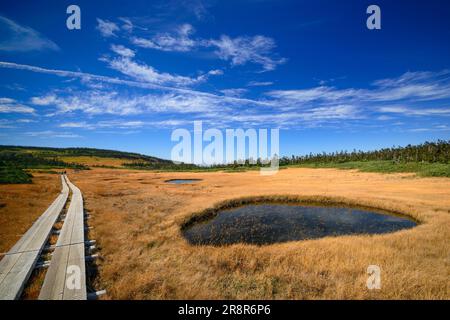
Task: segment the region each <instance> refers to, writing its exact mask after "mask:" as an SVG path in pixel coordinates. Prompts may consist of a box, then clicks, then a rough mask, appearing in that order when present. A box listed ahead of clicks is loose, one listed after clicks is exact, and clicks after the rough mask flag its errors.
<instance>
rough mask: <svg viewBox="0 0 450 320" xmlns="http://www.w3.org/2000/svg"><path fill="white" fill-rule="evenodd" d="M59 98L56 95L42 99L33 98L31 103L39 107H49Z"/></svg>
mask: <svg viewBox="0 0 450 320" xmlns="http://www.w3.org/2000/svg"><path fill="white" fill-rule="evenodd" d="M56 100H57V98H56V96H55V95H52V94H50V95H46V96H42V97H32V98H31V100H30V102H31V103H32V104H34V105H37V106H49V105H52V104H54V103H55V102H56Z"/></svg>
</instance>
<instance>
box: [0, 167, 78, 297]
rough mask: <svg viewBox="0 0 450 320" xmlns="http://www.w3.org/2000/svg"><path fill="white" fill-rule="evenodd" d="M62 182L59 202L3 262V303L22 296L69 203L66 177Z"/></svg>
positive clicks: (0, 266) (0, 278) (0, 280)
mask: <svg viewBox="0 0 450 320" xmlns="http://www.w3.org/2000/svg"><path fill="white" fill-rule="evenodd" d="M61 183H62V191H61V193H60V194H59V196H58V197H57V198H56V200H55V201H54V202H53V203H52V204H51V205H50V207H48V209H47V210H46V211H45V212H44V213H43V214H42V215H41V216H40V217H39V218H38V219H37V220H36V222H35V223H34V224H33V225H32V226H31V228H30V229H28V231H27V232H26V233H25V234H24V235H23V236H22V238H20V240H19V241H18V242H17V243H16V244H15V245H14V247H12V248H11V250H9V251H8V253H6V255H5V256H4V257H3V259H2V260H1V261H0V300H13V299H18V298H19V297H20V295H21V293H22V290H23V288H24V286H25V284H26V282H27V281H28V278H29V277H30V275H31V272H32V271H33V269H34V267H35V265H36V262H37V261H38V259H39V257H40V255H41V252H42V249H43V248H44V245H45V244H46V242H47V240H48V238H49V236H50V233H51V231H52V227H53V225H54V224H55V223H56V221H57V219H58V216H59V215H60V213H61V211H62V209H63V208H64V205H65V203H66V201H67V197H68V195H69V188H68V187H67V184H66V181H65V179H64V176H61Z"/></svg>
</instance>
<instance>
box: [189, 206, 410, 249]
mask: <svg viewBox="0 0 450 320" xmlns="http://www.w3.org/2000/svg"><path fill="white" fill-rule="evenodd" d="M416 225H417V224H416V223H415V222H414V221H412V220H410V219H408V218H406V217H399V216H395V215H389V214H385V213H377V212H371V211H367V210H361V209H349V208H340V207H316V206H295V205H279V204H258V205H247V206H244V207H239V208H235V209H229V210H223V211H221V212H219V213H218V214H217V216H215V217H214V218H212V219H211V220H209V221H206V222H201V223H198V224H195V225H193V226H190V227H189V228H187V229H186V230H184V231H183V234H184V236H185V238H186V239H187V240H188V241H189V242H190V243H191V244H198V245H205V244H211V245H225V244H232V243H241V242H244V243H251V244H270V243H276V242H286V241H295V240H304V239H315V238H321V237H325V236H339V235H350V234H380V233H387V232H393V231H397V230H401V229H408V228H412V227H414V226H416Z"/></svg>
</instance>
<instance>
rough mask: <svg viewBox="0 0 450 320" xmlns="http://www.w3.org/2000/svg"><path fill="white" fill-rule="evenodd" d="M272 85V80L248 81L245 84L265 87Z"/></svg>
mask: <svg viewBox="0 0 450 320" xmlns="http://www.w3.org/2000/svg"><path fill="white" fill-rule="evenodd" d="M271 85H273V82H271V81H250V82H249V83H247V86H249V87H266V86H271Z"/></svg>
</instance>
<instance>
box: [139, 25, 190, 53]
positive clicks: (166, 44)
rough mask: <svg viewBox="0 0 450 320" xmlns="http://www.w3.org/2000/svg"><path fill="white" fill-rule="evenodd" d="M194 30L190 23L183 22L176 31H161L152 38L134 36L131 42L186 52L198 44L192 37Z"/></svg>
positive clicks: (163, 49)
mask: <svg viewBox="0 0 450 320" xmlns="http://www.w3.org/2000/svg"><path fill="white" fill-rule="evenodd" d="M193 32H194V28H193V27H192V26H191V25H190V24H183V25H181V26H178V27H177V28H176V30H175V32H174V33H167V32H166V33H159V34H157V35H155V36H153V37H152V38H150V39H145V38H139V37H134V38H132V39H131V42H132V43H133V44H135V45H137V46H139V47H142V48H149V49H157V50H162V51H179V52H186V51H191V50H192V49H193V48H194V47H196V46H197V42H196V41H195V40H193V39H191V38H190V35H191V34H192V33H193Z"/></svg>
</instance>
